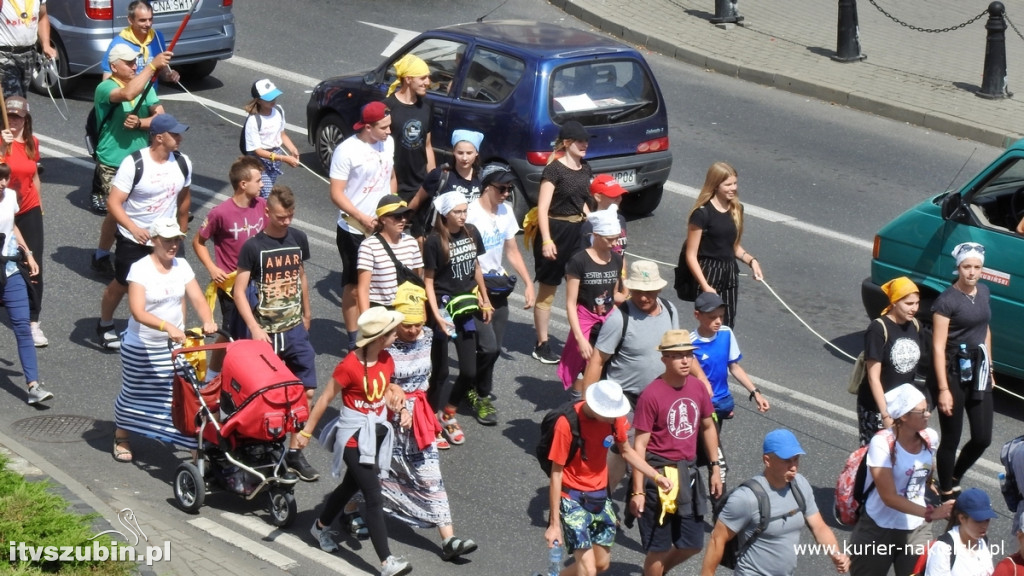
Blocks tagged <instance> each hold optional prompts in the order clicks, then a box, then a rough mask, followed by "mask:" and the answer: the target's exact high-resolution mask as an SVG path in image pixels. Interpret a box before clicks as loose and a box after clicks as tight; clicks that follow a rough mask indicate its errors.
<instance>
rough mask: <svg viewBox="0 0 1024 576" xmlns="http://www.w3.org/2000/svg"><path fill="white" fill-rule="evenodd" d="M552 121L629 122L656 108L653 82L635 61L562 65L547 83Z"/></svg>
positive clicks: (583, 122)
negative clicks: (548, 83)
mask: <svg viewBox="0 0 1024 576" xmlns="http://www.w3.org/2000/svg"><path fill="white" fill-rule="evenodd" d="M549 86H550V88H549V89H550V95H549V98H550V102H549V105H550V110H551V115H552V120H554V121H555V123H557V124H561V123H563V122H565V121H566V120H570V119H572V120H577V121H579V122H580V123H581V124H583V125H584V126H599V125H607V124H619V123H622V122H632V121H634V120H640V119H642V118H647V117H649V116H651V115H653V114H654V113H655V112H656V111H657V110H658V105H659V102H658V92H657V91H656V90H655V89H654V81H653V80H652V79H651V77H650V76H649V75H648V74H647V72H646V71H645V70H644V68H643V67H642V66H640V64H639V63H638V62H637V61H635V60H630V59H626V60H593V61H589V62H582V63H578V64H570V65H568V66H563V67H561V68H558V69H557V70H555V71H554V73H552V75H551V83H550V85H549Z"/></svg>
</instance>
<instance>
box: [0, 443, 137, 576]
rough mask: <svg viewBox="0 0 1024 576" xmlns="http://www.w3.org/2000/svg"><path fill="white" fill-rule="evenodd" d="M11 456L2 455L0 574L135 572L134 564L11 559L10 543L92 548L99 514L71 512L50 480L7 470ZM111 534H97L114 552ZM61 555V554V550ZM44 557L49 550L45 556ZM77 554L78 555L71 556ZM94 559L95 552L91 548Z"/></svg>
mask: <svg viewBox="0 0 1024 576" xmlns="http://www.w3.org/2000/svg"><path fill="white" fill-rule="evenodd" d="M8 461H9V459H8V458H7V457H6V456H5V455H4V454H0V574H12V575H15V576H38V575H42V574H61V575H63V576H86V575H88V576H128V575H129V574H134V573H135V572H136V565H135V563H133V562H112V561H109V560H108V561H95V560H91V559H90V560H74V561H70V562H61V561H59V560H46V559H45V558H44V557H40V558H39V560H37V561H32V560H24V561H20V560H18V559H17V558H13V559H12V558H11V546H10V543H11V542H24V543H25V544H26V545H28V546H36V547H39V546H55V547H57V549H58V550H59V548H60V547H62V546H81V547H83V548H85V547H89V548H90V549H91V548H92V547H93V542H92V541H90V540H89V539H90V538H92V537H93V536H94V535H95V532H94V531H93V527H92V521H93V520H95V519H96V518H97V517H99V514H90V515H82V514H75V513H73V512H69V511H68V502H67V501H66V500H64V498H61V497H60V496H58V495H56V494H53V493H51V492H50V491H49V487H50V483H49V482H28V481H26V480H25V478H24V477H22V476H21V475H20V474H18V473H16V472H12V471H10V470H8V469H7V463H8ZM110 540H111V539H110V537H109V536H107V535H103V536H100V537H99V538H96V542H99V546H101V547H106V549H107V550H108V551H109V550H110ZM58 553H59V552H58ZM44 556H45V554H44ZM72 557H74V554H72ZM90 557H91V550H90Z"/></svg>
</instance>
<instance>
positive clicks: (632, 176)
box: [612, 170, 636, 189]
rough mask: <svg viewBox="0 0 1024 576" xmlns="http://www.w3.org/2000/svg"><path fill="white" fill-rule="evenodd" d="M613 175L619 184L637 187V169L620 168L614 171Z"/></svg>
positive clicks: (624, 186)
mask: <svg viewBox="0 0 1024 576" xmlns="http://www.w3.org/2000/svg"><path fill="white" fill-rule="evenodd" d="M612 176H614V177H615V180H616V181H617V182H618V183H619V186H622V187H623V188H627V189H628V188H635V187H636V170H618V171H616V172H612Z"/></svg>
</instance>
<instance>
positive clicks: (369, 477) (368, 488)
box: [320, 436, 391, 562]
mask: <svg viewBox="0 0 1024 576" xmlns="http://www.w3.org/2000/svg"><path fill="white" fill-rule="evenodd" d="M381 440H383V437H380V436H379V437H378V439H377V449H378V450H379V449H380V442H381ZM342 458H343V459H344V461H345V466H346V470H345V477H344V478H342V479H341V484H338V487H337V488H335V489H334V492H331V495H330V496H329V497H328V498H327V503H326V504H325V505H324V509H323V511H322V512H321V513H320V524H322V525H324V526H330V524H331V523H332V522H334V519H335V518H336V517H337V516H338V515H339V514H341V511H342V510H343V509H344V508H345V504H346V503H348V501H349V500H351V499H352V497H353V496H355V495H356V492H359V491H360V490H362V491H363V498H364V499H365V503H366V510H365V512H364V514H363V519H364V520H365V521H366V527H367V529H369V530H370V542H371V543H372V544H373V551H374V552H376V553H377V558H379V559H380V561H381V562H383V561H385V560H387V558H388V556H391V548H390V547H389V546H388V527H387V524H385V523H384V499H383V497H382V496H381V493H380V479H379V478H378V477H377V474H378V472H379V468H378V466H377V464H376V463H374V464H373V466H367V465H366V464H360V463H359V448H345V452H344V453H343V454H342Z"/></svg>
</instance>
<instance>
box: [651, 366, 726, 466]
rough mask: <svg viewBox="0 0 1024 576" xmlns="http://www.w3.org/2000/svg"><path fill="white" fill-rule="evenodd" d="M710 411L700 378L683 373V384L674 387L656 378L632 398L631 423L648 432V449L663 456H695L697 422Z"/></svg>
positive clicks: (677, 457)
mask: <svg viewBox="0 0 1024 576" xmlns="http://www.w3.org/2000/svg"><path fill="white" fill-rule="evenodd" d="M713 411H714V407H713V406H712V405H711V397H710V396H708V391H707V388H705V387H704V384H703V383H701V381H700V380H697V379H696V378H694V377H693V376H687V377H686V382H685V384H684V385H683V387H682V388H678V389H676V388H673V387H671V386H669V385H668V383H666V382H665V381H664V380H662V379H661V378H657V379H655V380H654V382H651V384H650V385H649V386H647V388H646V389H644V391H643V392H642V393H641V394H640V398H639V399H638V400H637V402H636V414H635V415H634V416H633V427H634V428H636V429H637V431H638V432H650V433H651V440H650V442H648V444H647V451H648V452H650V453H652V454H657V455H658V456H661V457H662V458H665V459H667V460H696V458H697V438H698V434H699V433H700V422H701V420H703V419H704V418H710V417H711V414H712V412H713Z"/></svg>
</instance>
